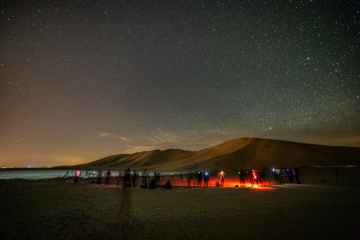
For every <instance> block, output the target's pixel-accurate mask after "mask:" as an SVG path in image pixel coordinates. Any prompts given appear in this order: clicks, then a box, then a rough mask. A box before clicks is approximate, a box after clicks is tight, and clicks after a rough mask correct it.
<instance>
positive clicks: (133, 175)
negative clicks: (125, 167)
mask: <svg viewBox="0 0 360 240" xmlns="http://www.w3.org/2000/svg"><path fill="white" fill-rule="evenodd" d="M136 180H137V173H136V172H135V171H134V172H133V174H132V182H133V187H135V186H136Z"/></svg>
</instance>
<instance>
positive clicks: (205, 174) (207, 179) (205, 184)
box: [204, 172, 209, 187]
mask: <svg viewBox="0 0 360 240" xmlns="http://www.w3.org/2000/svg"><path fill="white" fill-rule="evenodd" d="M204 187H209V173H208V172H205V173H204Z"/></svg>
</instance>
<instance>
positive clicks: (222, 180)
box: [220, 171, 225, 187]
mask: <svg viewBox="0 0 360 240" xmlns="http://www.w3.org/2000/svg"><path fill="white" fill-rule="evenodd" d="M220 182H221V183H220V184H221V187H224V186H225V173H224V172H223V171H221V172H220Z"/></svg>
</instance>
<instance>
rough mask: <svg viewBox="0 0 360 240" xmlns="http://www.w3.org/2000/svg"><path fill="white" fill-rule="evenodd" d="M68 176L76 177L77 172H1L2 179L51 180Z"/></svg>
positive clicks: (0, 177) (24, 170) (47, 170)
mask: <svg viewBox="0 0 360 240" xmlns="http://www.w3.org/2000/svg"><path fill="white" fill-rule="evenodd" d="M67 171H68V172H69V174H68V176H69V177H71V176H75V170H49V169H40V170H39V169H14V170H12V169H4V170H0V179H17V178H18V179H27V180H37V179H51V178H60V177H63V176H64V175H65V174H66V172H67Z"/></svg>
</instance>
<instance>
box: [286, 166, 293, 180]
mask: <svg viewBox="0 0 360 240" xmlns="http://www.w3.org/2000/svg"><path fill="white" fill-rule="evenodd" d="M286 176H287V177H288V179H289V183H294V175H293V173H292V171H291V169H290V168H287V169H286Z"/></svg>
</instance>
